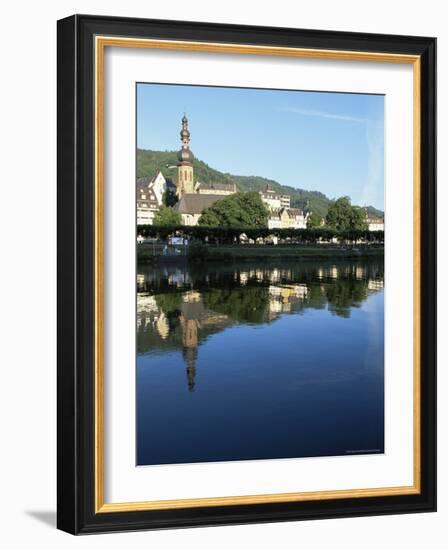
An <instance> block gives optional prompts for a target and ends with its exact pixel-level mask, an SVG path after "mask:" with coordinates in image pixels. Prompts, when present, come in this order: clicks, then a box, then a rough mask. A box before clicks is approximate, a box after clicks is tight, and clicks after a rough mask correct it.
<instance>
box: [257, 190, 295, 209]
mask: <svg viewBox="0 0 448 550" xmlns="http://www.w3.org/2000/svg"><path fill="white" fill-rule="evenodd" d="M259 193H260V197H261V200H262V201H263V203H264V204H265V206H266V207H267V208H268V210H271V209H280V208H289V207H290V206H291V197H290V196H289V195H283V194H281V193H278V192H277V191H274V190H273V189H271V188H270V187H269V185H266V189H265V190H264V191H259Z"/></svg>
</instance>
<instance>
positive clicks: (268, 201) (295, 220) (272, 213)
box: [259, 185, 309, 229]
mask: <svg viewBox="0 0 448 550" xmlns="http://www.w3.org/2000/svg"><path fill="white" fill-rule="evenodd" d="M259 194H260V197H261V200H262V201H263V204H264V205H265V206H266V208H267V210H268V213H269V218H268V228H269V229H286V228H289V229H306V222H307V219H308V216H309V212H308V211H307V210H306V209H303V210H302V209H300V208H291V197H290V195H283V194H281V193H278V192H276V191H274V190H273V189H271V188H270V187H269V185H266V189H265V190H264V191H259Z"/></svg>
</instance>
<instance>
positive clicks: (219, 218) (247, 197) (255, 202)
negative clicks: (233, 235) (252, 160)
mask: <svg viewBox="0 0 448 550" xmlns="http://www.w3.org/2000/svg"><path fill="white" fill-rule="evenodd" d="M267 224H268V212H267V210H266V208H265V206H264V204H263V201H262V200H261V197H260V195H259V194H258V193H256V192H254V191H251V192H248V193H235V194H234V195H229V196H228V197H226V198H225V199H222V200H219V201H217V202H215V204H214V205H213V206H210V207H209V208H206V209H205V210H204V211H203V212H202V215H201V217H200V218H199V225H203V226H209V227H266V226H267Z"/></svg>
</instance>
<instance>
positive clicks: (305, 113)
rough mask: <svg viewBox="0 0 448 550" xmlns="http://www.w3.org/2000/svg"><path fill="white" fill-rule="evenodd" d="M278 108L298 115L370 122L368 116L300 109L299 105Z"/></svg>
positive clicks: (363, 122) (360, 122)
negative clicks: (361, 116) (360, 116)
mask: <svg viewBox="0 0 448 550" xmlns="http://www.w3.org/2000/svg"><path fill="white" fill-rule="evenodd" d="M277 110H278V111H283V112H284V113H294V114H296V115H302V116H312V117H319V118H331V119H334V120H344V121H346V122H357V123H359V124H367V123H368V122H370V121H369V119H367V118H359V117H354V116H350V115H341V114H337V113H327V112H326V111H317V110H315V109H300V108H298V107H278V108H277Z"/></svg>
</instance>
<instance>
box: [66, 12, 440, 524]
mask: <svg viewBox="0 0 448 550" xmlns="http://www.w3.org/2000/svg"><path fill="white" fill-rule="evenodd" d="M435 59H436V40H435V39H434V38H430V37H410V36H399V35H380V34H368V35H366V34H362V33H343V32H335V31H331V30H325V31H319V30H307V29H280V28H269V27H262V28H261V27H253V26H250V25H249V26H248V25H244V26H239V25H221V24H216V23H203V22H201V23H197V22H181V21H176V22H173V21H163V20H144V19H130V18H116V17H99V16H89V15H74V16H72V17H68V18H65V19H63V20H60V21H59V22H58V281H59V282H61V281H62V283H61V284H58V506H57V508H58V520H57V525H58V528H59V529H62V530H64V531H67V532H69V533H73V534H81V533H99V532H116V531H136V530H142V529H159V528H163V529H166V528H174V527H188V526H206V525H208V526H214V525H230V524H239V523H243V524H249V523H258V522H270V521H289V520H307V519H324V518H334V517H339V518H340V517H354V516H372V515H376V514H392V513H410V512H428V511H435V510H436V447H435V443H436V442H435V439H436V437H435V436H436V417H435V413H436V391H435V390H436V372H435V368H436V337H435V336H436V333H437V331H436V310H435V303H436V285H435V283H436V279H435V273H436V246H435V245H436V243H435V230H436V208H435V206H436V200H435V199H436V196H435V185H436V182H435V174H436V159H435V151H436V135H435V99H436V94H435V89H436V88H435V82H436V81H435V77H436V69H435Z"/></svg>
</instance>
